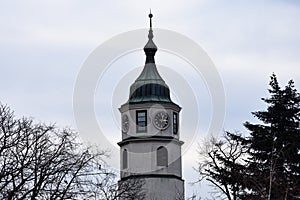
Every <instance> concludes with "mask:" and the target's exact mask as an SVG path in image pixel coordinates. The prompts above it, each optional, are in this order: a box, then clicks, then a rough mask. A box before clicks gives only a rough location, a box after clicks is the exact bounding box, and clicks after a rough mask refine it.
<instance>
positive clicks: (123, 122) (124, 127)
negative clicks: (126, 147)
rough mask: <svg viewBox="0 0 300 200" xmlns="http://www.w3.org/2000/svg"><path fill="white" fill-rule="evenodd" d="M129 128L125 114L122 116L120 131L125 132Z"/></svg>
mask: <svg viewBox="0 0 300 200" xmlns="http://www.w3.org/2000/svg"><path fill="white" fill-rule="evenodd" d="M128 130H129V118H128V116H127V115H126V114H125V115H123V117H122V132H123V133H127V132H128Z"/></svg>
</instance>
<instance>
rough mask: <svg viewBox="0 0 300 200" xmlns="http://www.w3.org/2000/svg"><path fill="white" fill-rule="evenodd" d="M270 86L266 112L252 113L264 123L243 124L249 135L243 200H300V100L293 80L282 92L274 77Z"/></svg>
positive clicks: (273, 76) (265, 99)
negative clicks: (246, 189) (256, 199)
mask: <svg viewBox="0 0 300 200" xmlns="http://www.w3.org/2000/svg"><path fill="white" fill-rule="evenodd" d="M270 86H271V88H270V89H269V93H270V97H269V98H262V100H263V101H264V102H266V103H267V104H268V108H267V110H266V111H258V112H253V115H254V116H255V117H256V118H258V119H259V120H260V121H261V122H262V123H261V124H252V123H250V122H246V123H245V124H244V125H245V127H246V128H247V129H248V130H249V131H250V137H248V138H245V140H244V141H246V143H245V145H246V146H248V147H249V158H248V160H247V161H248V163H247V172H248V173H247V175H245V177H244V183H245V184H246V187H247V188H248V189H249V190H248V193H246V194H245V197H244V198H246V197H247V198H250V199H253V198H258V199H294V198H297V197H299V198H300V129H299V118H300V96H299V93H298V92H297V90H296V89H295V86H294V82H293V81H292V80H291V81H289V83H288V85H287V86H286V87H285V88H283V89H282V88H280V86H279V84H278V81H277V78H276V76H275V75H274V74H273V75H272V76H271V81H270ZM239 139H240V140H243V138H239Z"/></svg>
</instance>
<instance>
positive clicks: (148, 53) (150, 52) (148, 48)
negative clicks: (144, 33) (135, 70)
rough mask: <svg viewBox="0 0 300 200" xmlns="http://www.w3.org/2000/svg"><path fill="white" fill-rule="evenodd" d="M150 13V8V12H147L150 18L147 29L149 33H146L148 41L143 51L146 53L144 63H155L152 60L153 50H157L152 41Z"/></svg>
mask: <svg viewBox="0 0 300 200" xmlns="http://www.w3.org/2000/svg"><path fill="white" fill-rule="evenodd" d="M152 17H153V15H152V13H151V9H150V14H149V18H150V29H149V34H148V39H149V40H148V42H147V44H146V45H145V47H144V51H145V53H146V64H147V63H155V62H154V55H155V52H156V51H157V47H156V45H155V44H154V42H153V40H152V39H153V30H152Z"/></svg>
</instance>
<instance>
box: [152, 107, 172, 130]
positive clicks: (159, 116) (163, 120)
mask: <svg viewBox="0 0 300 200" xmlns="http://www.w3.org/2000/svg"><path fill="white" fill-rule="evenodd" d="M153 123H154V126H155V127H156V128H157V129H159V130H164V129H166V128H167V127H168V126H169V115H168V113H166V112H164V111H161V112H158V113H156V115H155V116H154V121H153Z"/></svg>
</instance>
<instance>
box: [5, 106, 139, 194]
mask: <svg viewBox="0 0 300 200" xmlns="http://www.w3.org/2000/svg"><path fill="white" fill-rule="evenodd" d="M106 156H107V152H104V151H100V150H95V148H93V149H92V148H91V147H85V146H84V145H83V144H81V143H80V142H78V137H77V134H76V132H75V131H73V130H71V129H58V128H56V127H55V126H54V125H46V124H42V123H34V121H33V120H32V119H28V118H22V119H15V116H14V113H13V112H12V111H11V110H10V108H9V107H8V106H3V105H2V104H0V199H91V198H92V197H94V199H116V198H117V197H118V195H120V193H125V192H123V191H122V190H123V189H125V190H126V191H127V190H129V191H131V192H127V194H128V195H132V196H134V195H137V191H136V185H137V184H136V183H135V184H129V183H128V185H127V186H126V187H120V186H118V184H117V183H116V182H113V181H115V177H116V176H117V175H116V173H114V172H113V171H112V170H109V169H108V168H107V167H105V168H104V167H102V166H105V162H104V160H103V159H104V158H105V157H106ZM130 189H133V190H130ZM104 191H106V192H104ZM108 194H109V195H108Z"/></svg>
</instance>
